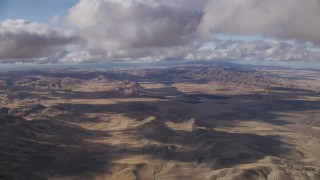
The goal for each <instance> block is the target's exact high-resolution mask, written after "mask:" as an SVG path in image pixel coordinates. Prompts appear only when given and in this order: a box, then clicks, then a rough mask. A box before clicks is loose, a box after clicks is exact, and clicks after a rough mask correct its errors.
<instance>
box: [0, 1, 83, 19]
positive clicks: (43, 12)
mask: <svg viewBox="0 0 320 180" xmlns="http://www.w3.org/2000/svg"><path fill="white" fill-rule="evenodd" d="M77 1H78V0H0V20H1V21H3V20H5V19H26V20H28V21H34V22H42V23H49V22H50V19H51V17H53V16H55V15H59V16H65V15H66V14H67V11H68V9H69V8H70V7H72V6H73V5H74V4H76V2H77Z"/></svg>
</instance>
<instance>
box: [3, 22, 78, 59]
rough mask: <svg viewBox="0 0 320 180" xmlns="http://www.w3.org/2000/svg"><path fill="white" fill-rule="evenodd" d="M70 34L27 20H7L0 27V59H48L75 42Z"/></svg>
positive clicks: (74, 38)
mask: <svg viewBox="0 0 320 180" xmlns="http://www.w3.org/2000/svg"><path fill="white" fill-rule="evenodd" d="M75 40H76V37H75V36H73V35H71V34H70V33H66V32H61V31H57V30H53V29H50V28H49V27H48V26H47V25H45V24H39V23H34V22H28V21H26V20H22V19H18V20H10V19H9V20H6V21H3V22H2V23H1V26H0V59H2V61H7V62H10V61H11V62H17V61H21V58H23V59H24V58H26V59H29V60H30V59H33V58H42V57H48V56H52V55H54V54H56V53H57V52H59V51H60V50H62V49H64V48H65V47H66V45H68V44H70V43H72V42H75Z"/></svg>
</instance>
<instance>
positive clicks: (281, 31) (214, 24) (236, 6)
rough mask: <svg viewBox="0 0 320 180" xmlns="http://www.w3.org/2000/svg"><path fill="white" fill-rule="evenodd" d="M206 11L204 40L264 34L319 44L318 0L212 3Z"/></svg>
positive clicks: (202, 27) (219, 0) (226, 0)
mask: <svg viewBox="0 0 320 180" xmlns="http://www.w3.org/2000/svg"><path fill="white" fill-rule="evenodd" d="M203 11H204V12H203V13H204V16H203V18H202V20H201V23H200V25H199V27H198V32H199V34H200V35H201V36H203V37H209V36H211V35H212V34H214V33H217V32H222V33H226V34H234V35H256V34H262V35H266V36H270V37H278V38H284V39H296V40H301V41H311V42H314V43H320V31H319V29H320V21H319V17H320V1H319V0H307V1H306V0H281V1H279V0H211V1H209V2H208V3H207V4H206V5H205V6H204V10H203Z"/></svg>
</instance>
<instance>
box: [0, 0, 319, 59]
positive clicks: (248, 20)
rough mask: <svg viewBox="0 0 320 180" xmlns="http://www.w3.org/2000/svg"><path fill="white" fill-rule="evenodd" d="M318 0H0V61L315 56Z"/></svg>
mask: <svg viewBox="0 0 320 180" xmlns="http://www.w3.org/2000/svg"><path fill="white" fill-rule="evenodd" d="M319 18H320V0H307V1H306V0H281V1H279V0H0V63H27V62H28V63H29V62H36V63H88V62H89V63H94V62H113V61H116V62H124V61H142V62H152V61H196V60H201V61H202V60H207V61H215V60H219V61H220V60H239V61H242V60H252V61H266V60H268V61H284V62H293V61H306V62H308V61H310V62H311V61H319V62H320V49H319V48H320V21H319V20H318V19H319Z"/></svg>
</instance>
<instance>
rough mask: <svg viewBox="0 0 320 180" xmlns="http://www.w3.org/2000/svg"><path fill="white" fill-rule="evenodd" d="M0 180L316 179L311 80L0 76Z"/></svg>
mask: <svg viewBox="0 0 320 180" xmlns="http://www.w3.org/2000/svg"><path fill="white" fill-rule="evenodd" d="M0 74H1V78H0V179H114V180H119V179H137V180H138V179H141V180H149V179H199V180H202V179H233V180H239V179H240V180H241V179H244V180H245V179H259V180H260V179H274V180H275V179H288V180H290V179H299V180H300V179H306V180H307V179H314V180H317V179H320V151H319V149H320V97H319V91H320V83H319V81H318V80H319V77H320V72H318V71H314V70H293V69H281V70H280V69H270V68H259V69H258V68H256V69H255V68H244V67H242V66H241V67H228V66H219V65H210V66H205V65H201V66H200V65H199V66H180V67H175V68H148V69H109V70H108V69H102V70H101V69H100V70H92V69H81V68H73V69H68V68H66V69H64V70H63V71H62V70H59V71H58V70H56V69H45V70H20V71H3V72H0Z"/></svg>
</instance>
